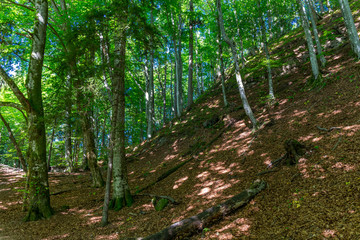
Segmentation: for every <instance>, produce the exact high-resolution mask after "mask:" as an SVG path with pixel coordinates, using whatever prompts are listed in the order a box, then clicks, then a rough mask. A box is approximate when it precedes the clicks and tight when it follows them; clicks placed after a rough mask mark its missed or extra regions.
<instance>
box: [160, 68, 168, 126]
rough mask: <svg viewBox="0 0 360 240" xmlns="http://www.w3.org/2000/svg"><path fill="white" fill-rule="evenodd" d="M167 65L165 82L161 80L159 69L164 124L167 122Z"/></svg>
mask: <svg viewBox="0 0 360 240" xmlns="http://www.w3.org/2000/svg"><path fill="white" fill-rule="evenodd" d="M166 70H167V65H166V63H165V69H164V71H165V73H164V83H162V82H161V78H160V69H159V83H160V87H161V95H162V99H163V124H164V125H165V124H166V74H167V71H166Z"/></svg>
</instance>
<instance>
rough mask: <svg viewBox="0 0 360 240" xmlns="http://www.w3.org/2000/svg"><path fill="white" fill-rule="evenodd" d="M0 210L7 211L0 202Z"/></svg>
mask: <svg viewBox="0 0 360 240" xmlns="http://www.w3.org/2000/svg"><path fill="white" fill-rule="evenodd" d="M0 209H2V210H7V209H8V208H7V207H5V206H4V205H3V204H2V202H0Z"/></svg>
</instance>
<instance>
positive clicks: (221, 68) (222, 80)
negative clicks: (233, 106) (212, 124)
mask: <svg viewBox="0 0 360 240" xmlns="http://www.w3.org/2000/svg"><path fill="white" fill-rule="evenodd" d="M217 24H218V39H217V42H218V48H219V53H218V55H219V74H218V75H219V76H220V79H221V90H222V93H223V99H224V106H225V107H227V106H228V102H227V99H226V91H225V72H224V62H223V57H222V54H223V49H222V44H221V30H220V21H219V16H218V19H217Z"/></svg>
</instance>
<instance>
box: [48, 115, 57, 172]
mask: <svg viewBox="0 0 360 240" xmlns="http://www.w3.org/2000/svg"><path fill="white" fill-rule="evenodd" d="M56 120H57V119H56V118H55V122H54V127H53V130H52V133H51V139H50V147H49V155H48V162H47V168H48V171H50V166H51V165H50V162H51V154H52V148H53V143H54V137H55V129H56Z"/></svg>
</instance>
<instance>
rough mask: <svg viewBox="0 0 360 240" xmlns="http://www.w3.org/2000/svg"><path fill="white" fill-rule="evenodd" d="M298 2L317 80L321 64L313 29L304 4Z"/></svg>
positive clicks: (297, 0) (312, 67) (298, 0)
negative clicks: (312, 35) (312, 33)
mask: <svg viewBox="0 0 360 240" xmlns="http://www.w3.org/2000/svg"><path fill="white" fill-rule="evenodd" d="M296 2H297V3H298V6H299V13H300V18H301V22H302V26H303V28H304V31H305V37H306V41H307V45H308V50H309V55H310V62H311V69H312V72H313V75H314V78H315V80H317V79H318V78H319V74H320V73H319V65H318V61H317V59H316V53H315V48H314V43H313V40H312V37H311V31H310V27H309V22H308V19H307V17H306V12H305V7H304V5H303V4H302V2H301V0H296Z"/></svg>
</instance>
